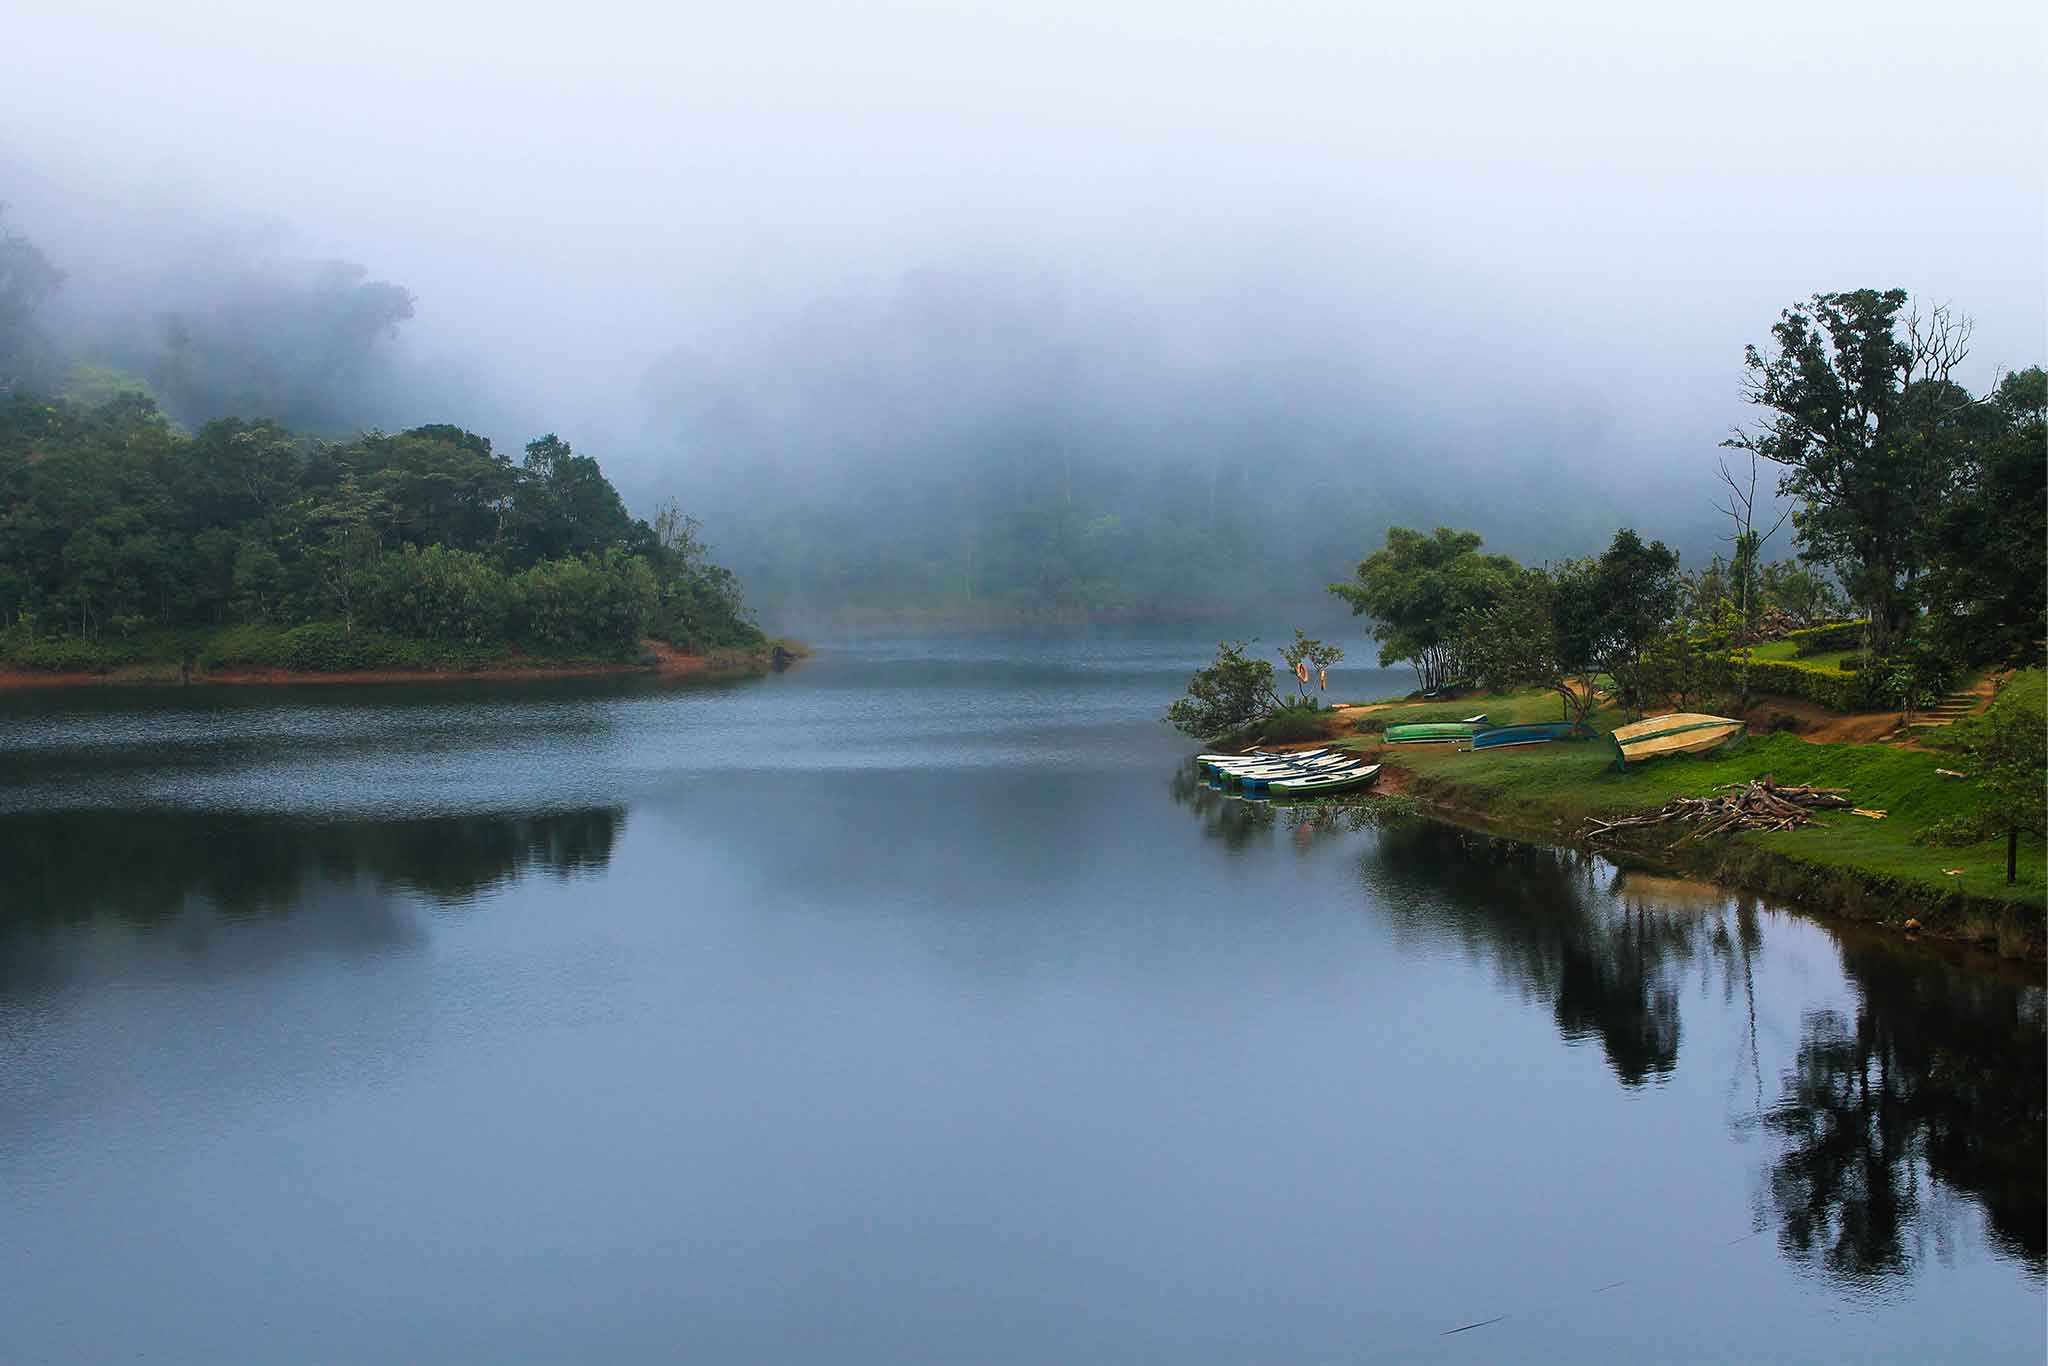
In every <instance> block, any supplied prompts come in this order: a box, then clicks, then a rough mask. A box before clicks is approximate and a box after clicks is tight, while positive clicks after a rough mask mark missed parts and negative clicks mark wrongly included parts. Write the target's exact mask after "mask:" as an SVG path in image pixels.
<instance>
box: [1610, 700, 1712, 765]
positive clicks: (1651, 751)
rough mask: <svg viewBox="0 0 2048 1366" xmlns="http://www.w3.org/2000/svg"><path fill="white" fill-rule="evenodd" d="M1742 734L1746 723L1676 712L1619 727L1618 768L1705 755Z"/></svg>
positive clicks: (1617, 741) (1616, 732) (1617, 739)
mask: <svg viewBox="0 0 2048 1366" xmlns="http://www.w3.org/2000/svg"><path fill="white" fill-rule="evenodd" d="M1740 734H1742V722H1740V721H1737V720H1735V719H1734V718H1733V717H1729V716H1709V715H1707V714H1706V713H1704V712H1696V711H1675V712H1672V713H1670V714H1669V715H1667V716H1652V717H1650V718H1649V719H1648V720H1645V721H1637V722H1635V723H1634V724H1632V725H1626V726H1622V727H1619V728H1618V729H1617V730H1616V731H1615V732H1614V736H1613V739H1614V766H1615V767H1616V768H1627V767H1628V766H1629V765H1630V764H1639V763H1641V762H1643V761H1644V760H1645V759H1661V758H1663V757H1664V756H1665V755H1667V754H1704V753H1706V752H1707V751H1708V750H1710V749H1718V748H1719V747H1720V746H1722V745H1725V744H1727V743H1728V742H1729V741H1730V740H1733V739H1734V738H1735V737H1736V736H1738V735H1740Z"/></svg>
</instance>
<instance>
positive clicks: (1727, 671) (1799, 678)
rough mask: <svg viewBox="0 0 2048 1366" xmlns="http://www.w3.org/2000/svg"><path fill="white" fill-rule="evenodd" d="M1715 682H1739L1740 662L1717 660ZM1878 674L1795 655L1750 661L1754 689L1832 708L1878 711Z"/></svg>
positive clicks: (1751, 687) (1751, 685) (1751, 689)
mask: <svg viewBox="0 0 2048 1366" xmlns="http://www.w3.org/2000/svg"><path fill="white" fill-rule="evenodd" d="M1714 663H1715V672H1716V675H1717V676H1716V678H1715V682H1716V683H1718V684H1719V685H1721V686H1723V687H1727V688H1733V687H1735V686H1736V685H1737V681H1738V677H1739V674H1738V670H1739V669H1740V662H1739V661H1737V660H1734V659H1728V658H1722V659H1718V660H1716V661H1714ZM1875 686H1877V680H1876V677H1875V676H1874V675H1872V674H1868V673H1844V672H1842V671H1841V670H1840V669H1832V668H1826V667H1824V666H1822V665H1818V664H1801V663H1799V662H1798V661H1797V660H1791V659H1753V660H1751V661H1750V664H1749V687H1750V691H1751V692H1760V693H1775V694H1777V695H1778V696H1780V697H1797V698H1802V699H1804V700H1805V701H1808V702H1811V703H1813V704H1815V705H1816V706H1821V707H1826V708H1827V709H1828V710H1829V711H1841V712H1853V711H1874V710H1877V709H1879V707H1880V706H1881V705H1882V704H1881V703H1880V702H1878V701H1877V700H1875V699H1873V698H1872V696H1871V690H1872V689H1873V688H1874V687H1875Z"/></svg>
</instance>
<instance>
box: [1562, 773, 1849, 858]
mask: <svg viewBox="0 0 2048 1366" xmlns="http://www.w3.org/2000/svg"><path fill="white" fill-rule="evenodd" d="M1729 786H1730V787H1732V788H1735V789H1736V790H1735V791H1734V792H1728V793H1720V794H1717V795H1715V796H1711V797H1673V798H1672V799H1671V800H1670V801H1668V802H1666V803H1664V805H1663V806H1661V807H1658V808H1657V809H1656V810H1655V811H1639V812H1637V813H1635V814H1634V815H1632V816H1623V817H1621V818H1620V819H1618V820H1611V821H1603V820H1588V821H1587V822H1586V826H1585V829H1583V830H1581V831H1580V832H1579V834H1580V837H1581V838H1583V839H1585V840H1587V841H1589V842H1591V843H1596V844H1597V843H1598V842H1600V841H1601V840H1603V839H1613V838H1616V837H1618V836H1619V835H1620V834H1621V833H1622V832H1623V831H1627V830H1641V829H1645V828H1647V827H1649V826H1655V825H1674V824H1677V825H1691V826H1694V827H1695V828H1694V829H1692V830H1691V831H1689V832H1687V833H1686V834H1685V835H1684V836H1683V837H1682V838H1680V839H1679V840H1678V841H1677V842H1678V843H1679V844H1685V843H1688V842H1690V841H1692V840H1697V839H1705V838H1707V837H1708V836H1710V835H1725V834H1728V833H1730V832H1731V831H1736V830H1796V829H1798V828H1799V827H1800V826H1802V825H1806V824H1809V823H1810V822H1811V821H1812V820H1813V816H1812V812H1813V811H1815V810H1830V811H1837V810H1847V809H1848V808H1849V790H1848V789H1847V788H1842V787H1806V786H1802V785H1798V784H1792V783H1787V784H1783V785H1780V784H1778V783H1774V782H1772V781H1771V775H1770V774H1768V773H1766V774H1765V775H1764V776H1763V777H1761V778H1755V779H1752V780H1751V781H1750V782H1748V783H1746V784H1744V783H1730V784H1729Z"/></svg>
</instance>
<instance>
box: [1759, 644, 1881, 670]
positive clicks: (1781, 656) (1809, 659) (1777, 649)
mask: <svg viewBox="0 0 2048 1366" xmlns="http://www.w3.org/2000/svg"><path fill="white" fill-rule="evenodd" d="M1862 653H1863V652H1862V651H1861V650H1827V651H1824V652H1823V653H1821V654H1817V655H1801V654H1798V653H1796V652H1795V651H1794V649H1793V642H1791V641H1789V640H1771V641H1766V642H1764V643H1763V644H1762V645H1759V646H1757V647H1756V648H1755V649H1753V650H1751V651H1750V658H1752V659H1767V660H1772V661H1774V662H1777V663H1781V664H1805V665H1809V666H1811V667H1813V668H1816V669H1840V668H1841V667H1842V661H1843V660H1845V659H1847V658H1849V657H1850V656H1851V655H1859V654H1862Z"/></svg>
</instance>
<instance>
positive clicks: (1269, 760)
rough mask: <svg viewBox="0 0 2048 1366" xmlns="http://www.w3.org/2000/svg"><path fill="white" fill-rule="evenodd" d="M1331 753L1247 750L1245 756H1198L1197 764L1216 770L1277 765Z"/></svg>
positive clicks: (1303, 750)
mask: <svg viewBox="0 0 2048 1366" xmlns="http://www.w3.org/2000/svg"><path fill="white" fill-rule="evenodd" d="M1329 752H1330V751H1329V750H1328V749H1327V748H1325V749H1293V750H1263V749H1253V750H1246V751H1245V752H1244V753H1243V754H1197V755H1196V756H1195V762H1196V763H1198V764H1200V765H1201V766H1202V767H1203V768H1207V769H1214V768H1218V767H1221V766H1223V765H1225V764H1254V763H1256V764H1277V763H1285V762H1288V761H1295V760H1302V759H1315V758H1319V757H1321V756H1322V755H1325V754H1328V753H1329Z"/></svg>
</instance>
